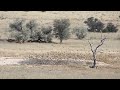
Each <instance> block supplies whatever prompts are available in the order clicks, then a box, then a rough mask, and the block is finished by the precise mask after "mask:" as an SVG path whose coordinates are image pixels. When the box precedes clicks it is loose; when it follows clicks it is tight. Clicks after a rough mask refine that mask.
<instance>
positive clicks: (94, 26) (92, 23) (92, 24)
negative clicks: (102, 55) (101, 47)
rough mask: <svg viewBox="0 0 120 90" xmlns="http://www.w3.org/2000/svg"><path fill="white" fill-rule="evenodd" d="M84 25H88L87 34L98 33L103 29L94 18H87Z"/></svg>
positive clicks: (99, 22) (102, 25) (100, 23)
mask: <svg viewBox="0 0 120 90" xmlns="http://www.w3.org/2000/svg"><path fill="white" fill-rule="evenodd" d="M84 23H85V24H87V25H88V31H89V32H100V31H101V30H103V29H104V24H103V23H102V22H101V21H100V20H98V19H97V18H94V17H90V18H88V19H87V21H85V22H84Z"/></svg>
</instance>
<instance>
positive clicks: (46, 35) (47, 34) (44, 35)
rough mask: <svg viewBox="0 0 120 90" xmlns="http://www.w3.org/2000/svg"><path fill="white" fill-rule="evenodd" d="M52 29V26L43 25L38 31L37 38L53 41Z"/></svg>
mask: <svg viewBox="0 0 120 90" xmlns="http://www.w3.org/2000/svg"><path fill="white" fill-rule="evenodd" d="M52 31H53V29H52V27H47V28H45V27H42V28H41V30H40V31H37V32H36V34H35V38H36V40H37V41H38V42H46V43H51V42H52V37H53V34H52Z"/></svg>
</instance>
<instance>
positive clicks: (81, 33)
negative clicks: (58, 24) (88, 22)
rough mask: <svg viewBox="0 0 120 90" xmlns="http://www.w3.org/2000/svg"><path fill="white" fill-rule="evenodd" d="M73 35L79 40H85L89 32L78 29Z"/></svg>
mask: <svg viewBox="0 0 120 90" xmlns="http://www.w3.org/2000/svg"><path fill="white" fill-rule="evenodd" d="M73 34H75V35H76V37H77V38H78V39H83V38H85V37H86V35H87V30H85V29H84V28H78V27H76V28H74V29H73Z"/></svg>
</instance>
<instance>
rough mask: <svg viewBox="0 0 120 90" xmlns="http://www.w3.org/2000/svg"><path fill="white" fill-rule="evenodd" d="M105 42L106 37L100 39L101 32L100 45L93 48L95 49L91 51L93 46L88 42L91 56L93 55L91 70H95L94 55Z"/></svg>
mask: <svg viewBox="0 0 120 90" xmlns="http://www.w3.org/2000/svg"><path fill="white" fill-rule="evenodd" d="M105 40H106V37H104V38H102V32H101V40H100V43H99V44H98V45H97V46H96V47H95V49H93V45H92V44H91V42H90V41H89V40H88V42H89V45H90V48H91V51H92V54H93V56H92V57H93V65H92V66H90V67H91V68H95V67H96V60H97V59H96V54H97V50H98V48H99V47H101V46H102V45H103V44H104V41H105Z"/></svg>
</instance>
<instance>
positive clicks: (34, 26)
mask: <svg viewBox="0 0 120 90" xmlns="http://www.w3.org/2000/svg"><path fill="white" fill-rule="evenodd" d="M37 25H38V24H37V23H36V21H35V20H30V21H29V22H28V23H27V24H26V28H27V29H28V30H29V31H30V35H29V36H30V40H31V41H34V39H35V33H36V31H37Z"/></svg>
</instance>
